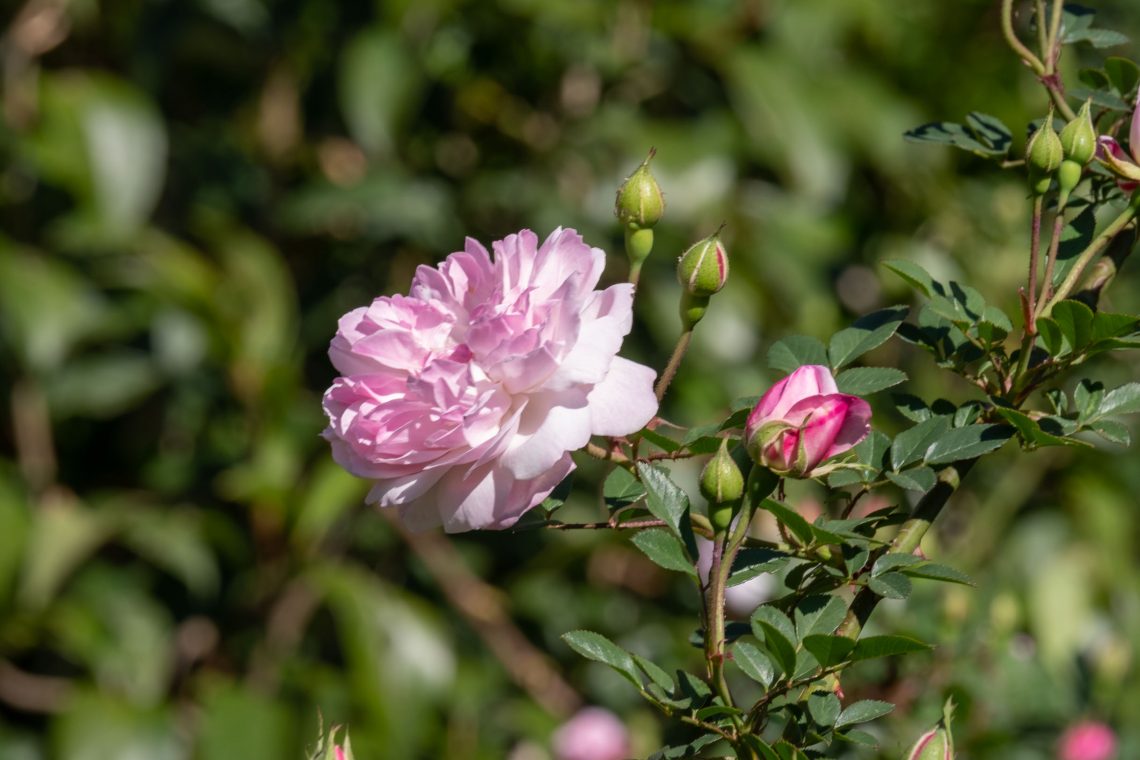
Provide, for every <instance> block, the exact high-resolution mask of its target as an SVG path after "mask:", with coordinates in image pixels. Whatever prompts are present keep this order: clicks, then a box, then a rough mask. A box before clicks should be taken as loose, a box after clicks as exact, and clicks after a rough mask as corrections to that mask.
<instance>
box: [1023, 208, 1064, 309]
mask: <svg viewBox="0 0 1140 760" xmlns="http://www.w3.org/2000/svg"><path fill="white" fill-rule="evenodd" d="M1064 226H1065V207H1064V205H1062V204H1060V203H1058V205H1057V216H1056V217H1054V218H1053V237H1052V238H1050V240H1049V256H1048V258H1046V260H1045V281H1044V282H1042V283H1041V303H1046V302H1048V300H1049V298H1050V297H1051V296H1052V295H1053V269H1054V268H1055V267H1056V266H1057V251H1058V250H1059V249H1060V247H1061V230H1062V228H1063V227H1064ZM1029 311H1030V313H1031V314H1033V316H1034V317H1036V316H1037V312H1036V311H1034V310H1033V309H1030V310H1029Z"/></svg>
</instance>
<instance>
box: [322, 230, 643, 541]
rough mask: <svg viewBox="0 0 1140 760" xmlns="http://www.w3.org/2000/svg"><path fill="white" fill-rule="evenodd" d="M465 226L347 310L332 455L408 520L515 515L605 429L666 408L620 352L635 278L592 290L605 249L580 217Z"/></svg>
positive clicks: (631, 427) (632, 425)
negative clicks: (469, 232)
mask: <svg viewBox="0 0 1140 760" xmlns="http://www.w3.org/2000/svg"><path fill="white" fill-rule="evenodd" d="M492 248H493V250H494V259H493V260H492V257H491V256H490V255H489V254H488V252H487V250H486V249H485V248H484V247H483V246H482V245H480V244H479V243H477V242H476V241H474V240H471V239H470V238H468V240H467V244H466V246H465V247H464V250H463V251H460V252H457V253H453V254H451V255H450V256H448V257H447V258H446V259H445V260H444V261H443V262H442V263H441V264H440V265H439V266H438V267H435V268H432V267H426V266H421V267H420V268H419V269H418V270H416V275H415V278H414V279H413V281H412V287H411V292H410V294H409V295H408V296H398V295H397V296H390V297H389V296H381V297H380V298H377V299H376V300H375V301H373V302H372V304H371V305H370V306H366V307H361V308H359V309H355V310H354V311H351V312H349V313H348V314H346V315H345V316H344V317H342V318H341V320H340V324H339V328H338V330H337V334H336V337H334V338H333V340H332V345H331V347H330V348H329V357H330V358H331V359H332V363H333V365H334V366H335V367H336V369H337V370H338V371H339V372H340V374H341V376H340V377H338V378H337V379H336V380H335V381H333V384H332V387H331V388H329V389H328V391H326V392H325V396H324V409H325V413H326V414H327V415H328V419H329V426H328V428H327V429H326V430H325V432H324V437H325V438H327V439H328V440H329V441H330V443H331V444H332V451H333V457H334V458H335V459H336V461H337V462H338V463H340V465H341V466H343V467H344V468H345V469H347V470H348V471H349V472H351V473H353V474H354V475H358V476H360V477H362V478H367V479H369V480H372V481H374V482H375V485H374V486H373V488H372V489H371V491H369V493H368V497H367V501H368V502H369V503H375V504H378V505H380V506H381V507H397V508H398V509H399V513H400V517H401V518H402V519H403V521H404V522H405V523H406V524H407V525H408V527H409V528H411V529H413V530H423V529H427V528H431V527H435V526H438V525H440V524H442V525H443V527H444V528H445V529H446V530H447V531H448V532H450V533H454V532H459V531H465V530H475V529H479V528H506V527H509V526H511V525H513V524H514V523H515V522H516V521H517V520H518V519H519V517H521V516H522V514H523V513H524V512H526V511H527V510H528V509H530V508H532V507H534V506H535V505H537V504H538V503H540V502H541V501H542V500H543V499H545V498H546V497H547V496H548V495H549V494H550V492H551V490H553V488H554V487H555V486H556V485H558V483H559V482H560V481H561V480H562V479H563V478H565V477H566V475H568V474H569V473H570V471H571V470H573V469H574V463H573V461H572V460H571V458H570V452H572V451H575V450H577V449H580V448H582V447H583V446H585V445H586V443H587V442H588V441H589V440H590V437H591V436H594V435H605V436H619V435H628V434H630V433H634V432H636V431H638V430H640V429H641V428H642V427H644V425H645V424H646V423H647V422H649V420H650V419H652V418H653V415H654V414H656V412H657V400H656V398H655V397H654V395H653V381H654V377H655V373H654V371H653V370H652V369H650V368H648V367H645V366H642V365H640V364H636V363H634V362H631V361H628V360H626V359H623V358H621V357H619V356H617V352H618V349H620V348H621V344H622V340H623V338H624V337H625V335H626V334H627V333H628V332H629V330H630V326H631V324H632V319H633V314H632V305H633V286H632V285H630V284H628V283H622V284H619V285H612V286H610V287H609V288H606V289H605V290H595V289H594V288H595V286H596V285H597V283H598V279H599V278H600V277H601V274H602V269H603V268H604V266H605V253H604V252H603V251H601V250H600V249H598V248H591V247H590V246H588V245H586V244H585V243H584V242H583V241H582V238H581V236H579V235H578V233H577V232H575V231H574V230H563V229H558V230H555V231H554V232H553V233H551V235H550V237H548V238H547V239H546V241H545V242H543V243H542V244H541V245H539V244H538V238H537V237H536V236H535V234H534V233H533V232H531V231H530V230H523V231H522V232H520V233H518V234H517V235H510V236H508V237H507V238H505V239H504V240H501V241H498V242H496V243H494V245H493V246H492Z"/></svg>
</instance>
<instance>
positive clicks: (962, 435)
mask: <svg viewBox="0 0 1140 760" xmlns="http://www.w3.org/2000/svg"><path fill="white" fill-rule="evenodd" d="M1011 435H1012V430H1011V429H1010V428H1008V427H1006V426H1004V425H970V426H968V427H963V428H954V429H953V430H950V431H948V432H947V433H946V434H945V435H943V436H942V437H940V438H939V439H938V440H937V441H935V442H934V443H933V444H931V446H930V448H929V449H927V450H926V457H925V460H926V463H927V464H933V465H938V464H950V463H951V462H958V461H961V460H963V459H973V458H975V457H979V456H981V455H983V454H988V453H989V452H991V451H994V450H995V449H999V448H1001V446H1002V444H1004V443H1005V442H1006V441H1007V440H1009V438H1010V436H1011Z"/></svg>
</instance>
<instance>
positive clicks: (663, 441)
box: [641, 428, 681, 454]
mask: <svg viewBox="0 0 1140 760" xmlns="http://www.w3.org/2000/svg"><path fill="white" fill-rule="evenodd" d="M641 437H642V438H644V439H645V440H647V441H649V442H650V443H652V444H653V445H654V446H656V447H658V448H659V449H661V450H662V451H666V452H668V453H670V454H672V453H673V452H674V451H680V450H681V444H680V443H679V442H677V441H674V440H673V439H672V438H670V437H668V436H666V435H662V434H661V433H658V432H657V431H656V430H650V429H649V428H646V429H644V430H642V431H641Z"/></svg>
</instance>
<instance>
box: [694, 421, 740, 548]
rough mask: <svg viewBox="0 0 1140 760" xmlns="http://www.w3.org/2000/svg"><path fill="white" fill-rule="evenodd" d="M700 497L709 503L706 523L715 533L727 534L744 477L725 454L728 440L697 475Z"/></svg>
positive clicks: (729, 455) (723, 442)
mask: <svg viewBox="0 0 1140 760" xmlns="http://www.w3.org/2000/svg"><path fill="white" fill-rule="evenodd" d="M700 488H701V496H704V497H705V499H706V500H708V503H709V522H711V523H712V524H713V527H714V528H716V529H717V530H727V529H728V527H729V525H731V524H732V518H733V516H734V515H735V514H736V510H737V507H739V506H740V500H741V497H742V496H743V495H744V475H743V474H741V472H740V468H739V467H737V466H736V462H735V460H733V458H732V455H731V454H729V453H728V439H727V438H725V439H722V440H721V442H720V449H719V450H718V451H717V453H716V454H715V455H714V456H713V458H712V459H710V460H709V461H708V464H706V465H705V469H704V470H702V471H701V483H700Z"/></svg>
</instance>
